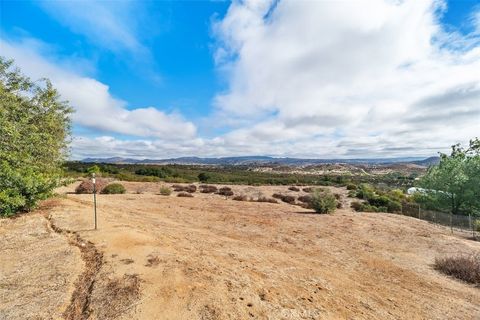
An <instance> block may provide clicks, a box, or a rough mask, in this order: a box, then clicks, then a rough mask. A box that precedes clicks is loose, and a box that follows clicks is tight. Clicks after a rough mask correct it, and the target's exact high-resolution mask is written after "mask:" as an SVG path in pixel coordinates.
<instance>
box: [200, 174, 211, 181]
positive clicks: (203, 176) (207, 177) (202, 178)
mask: <svg viewBox="0 0 480 320" xmlns="http://www.w3.org/2000/svg"><path fill="white" fill-rule="evenodd" d="M209 179H210V175H209V174H208V173H206V172H200V173H199V174H198V180H199V181H200V182H207V181H208V180H209Z"/></svg>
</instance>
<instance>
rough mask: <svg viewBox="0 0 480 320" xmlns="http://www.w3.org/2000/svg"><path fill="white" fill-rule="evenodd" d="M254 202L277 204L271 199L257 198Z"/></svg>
mask: <svg viewBox="0 0 480 320" xmlns="http://www.w3.org/2000/svg"><path fill="white" fill-rule="evenodd" d="M255 201H256V202H269V203H278V201H277V200H275V199H273V198H267V197H259V198H258V199H257V200H255Z"/></svg>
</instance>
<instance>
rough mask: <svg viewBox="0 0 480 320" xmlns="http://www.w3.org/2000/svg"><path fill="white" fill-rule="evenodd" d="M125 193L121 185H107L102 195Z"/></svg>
mask: <svg viewBox="0 0 480 320" xmlns="http://www.w3.org/2000/svg"><path fill="white" fill-rule="evenodd" d="M125 192H127V190H126V189H125V187H124V186H123V184H121V183H111V184H109V185H107V186H106V187H105V188H103V190H102V192H101V193H103V194H124V193H125Z"/></svg>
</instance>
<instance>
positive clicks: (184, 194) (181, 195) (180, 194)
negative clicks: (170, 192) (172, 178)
mask: <svg viewBox="0 0 480 320" xmlns="http://www.w3.org/2000/svg"><path fill="white" fill-rule="evenodd" d="M177 197H184V198H193V194H191V193H188V192H180V193H179V194H177Z"/></svg>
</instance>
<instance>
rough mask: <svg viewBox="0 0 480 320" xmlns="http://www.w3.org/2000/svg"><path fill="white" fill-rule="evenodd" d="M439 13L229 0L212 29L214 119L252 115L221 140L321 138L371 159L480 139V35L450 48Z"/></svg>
mask: <svg viewBox="0 0 480 320" xmlns="http://www.w3.org/2000/svg"><path fill="white" fill-rule="evenodd" d="M443 9H445V3H443V2H441V1H421V2H418V1H414V0H405V1H382V0H372V1H340V2H335V1H271V2H261V3H260V2H258V1H242V2H240V1H238V2H234V3H233V4H232V5H231V6H230V8H229V11H228V13H227V15H226V16H225V18H224V19H222V20H220V21H217V22H216V24H215V25H214V32H215V34H216V36H217V39H218V44H219V47H218V49H217V51H216V55H215V58H216V61H217V63H218V65H219V67H220V68H221V69H222V70H223V71H224V72H225V73H226V76H227V79H228V90H227V91H226V92H224V93H221V94H218V95H217V96H216V98H215V104H216V107H217V111H218V113H219V114H222V115H223V114H230V115H232V117H233V116H234V117H236V118H237V119H238V118H245V119H249V120H250V121H252V119H259V120H258V122H257V123H256V124H255V125H253V126H250V127H248V128H245V127H240V128H238V129H236V130H234V131H232V132H230V133H228V134H227V136H226V138H227V139H232V140H234V141H236V143H239V141H240V140H242V141H244V142H252V143H255V142H257V143H259V145H261V144H262V142H265V143H268V142H269V141H270V142H275V143H276V144H277V145H281V146H284V147H285V149H288V148H290V147H291V146H296V147H299V148H308V147H312V144H315V143H312V142H310V141H309V142H308V143H307V144H302V143H299V142H300V141H301V139H307V140H314V141H322V140H324V141H330V143H329V144H328V145H329V146H331V144H332V143H331V142H334V147H336V148H333V152H334V153H335V154H337V155H356V154H358V155H360V156H375V155H380V154H383V153H385V154H391V155H394V154H397V152H395V150H393V149H392V148H391V147H396V148H397V149H396V150H407V152H408V153H411V152H413V153H415V152H417V153H419V154H420V153H427V152H431V149H430V148H432V147H434V148H439V147H441V146H442V145H443V146H448V145H450V144H453V143H455V142H465V141H466V140H468V139H469V138H472V137H474V136H475V135H477V136H478V133H479V132H480V96H479V91H478V88H479V87H480V47H479V46H478V38H476V36H475V35H473V34H471V35H467V36H465V37H464V40H465V41H467V40H468V42H469V44H470V46H463V47H462V48H461V49H460V50H459V49H457V48H454V47H452V46H449V43H447V42H445V41H448V40H449V39H451V38H452V37H449V36H451V35H449V34H448V33H447V32H446V31H445V30H443V28H442V25H441V24H440V22H439V15H440V14H441V10H443ZM455 37H456V39H457V40H458V37H459V35H458V34H456V35H455ZM472 44H476V45H473V46H472ZM266 114H267V115H268V114H270V115H271V116H270V117H269V118H268V119H266V120H265V115H266ZM356 145H357V146H362V145H364V147H355V146H356ZM398 148H400V149H398ZM331 150H332V149H331V148H322V146H321V145H319V149H317V152H318V154H319V155H328V153H327V152H330V151H331ZM408 150H410V151H408ZM414 150H415V151H414ZM437 150H438V149H437Z"/></svg>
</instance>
